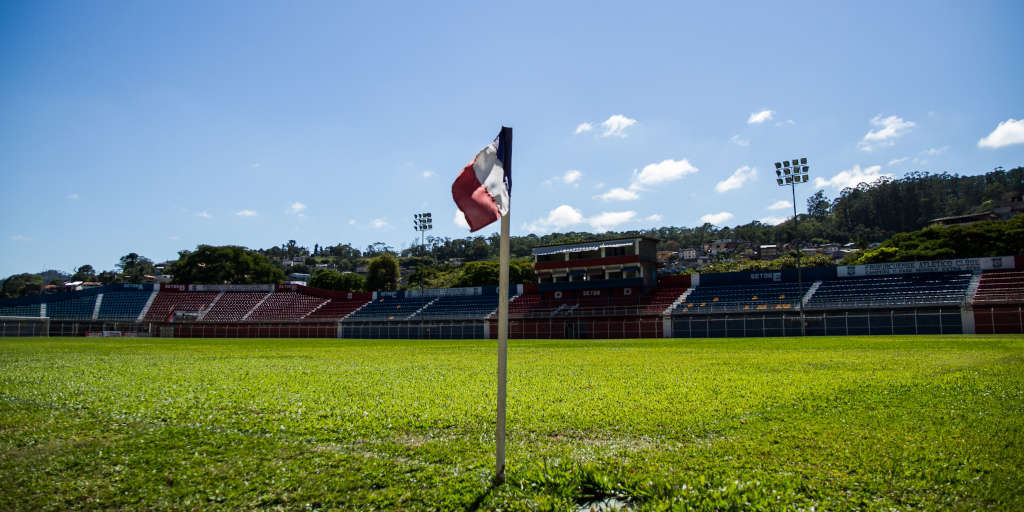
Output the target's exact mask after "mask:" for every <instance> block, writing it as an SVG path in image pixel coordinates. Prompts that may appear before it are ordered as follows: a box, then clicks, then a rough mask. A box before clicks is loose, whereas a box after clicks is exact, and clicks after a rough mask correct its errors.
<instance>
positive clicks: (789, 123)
mask: <svg viewBox="0 0 1024 512" xmlns="http://www.w3.org/2000/svg"><path fill="white" fill-rule="evenodd" d="M794 124H796V121H794V120H792V119H786V120H785V121H779V122H777V123H775V126H793V125H794Z"/></svg>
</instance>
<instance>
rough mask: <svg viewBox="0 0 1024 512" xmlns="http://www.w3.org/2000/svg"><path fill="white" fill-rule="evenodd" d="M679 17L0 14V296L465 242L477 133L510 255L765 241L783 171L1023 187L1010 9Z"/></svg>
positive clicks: (439, 9)
mask: <svg viewBox="0 0 1024 512" xmlns="http://www.w3.org/2000/svg"><path fill="white" fill-rule="evenodd" d="M210 4H216V5H210ZM705 4H707V2H700V3H692V4H683V3H681V2H668V3H664V4H657V3H644V4H642V5H635V4H622V3H594V2H585V3H578V4H575V5H570V4H569V3H564V4H563V3H561V2H542V3H530V2H514V3H508V2H505V3H502V4H500V5H499V4H481V3H479V2H477V3H468V2H467V3H465V4H462V5H456V4H455V3H448V2H442V3H436V2H428V3H423V2H417V3H412V2H410V3H385V2H362V3H351V4H346V3H342V2H324V3H320V4H318V3H314V2H300V3H295V2H275V3H261V2H245V3H242V2H234V3H232V2H215V3H211V2H195V3H191V2H128V3H124V2H119V3H114V2H109V3H108V2H67V3H59V2H47V3H40V2H4V3H2V4H0V65H2V69H3V70H4V72H3V77H2V78H0V169H2V173H0V190H2V191H3V201H2V206H0V215H2V217H0V218H2V222H0V226H2V229H0V276H6V275H9V274H12V273H15V272H25V271H39V270H43V269H45V268H57V269H62V270H66V271H71V270H72V269H73V268H74V267H76V266H78V265H81V264H85V263H88V264H91V265H93V266H94V267H97V268H98V269H109V268H113V266H114V264H115V263H116V261H117V259H118V258H119V257H120V256H121V255H123V254H126V253H128V252H131V251H135V252H138V253H140V254H143V255H145V256H148V257H150V258H152V259H154V260H157V261H161V260H165V259H171V258H174V257H176V253H177V251H178V250H179V249H187V248H193V247H195V246H196V245H197V244H200V243H211V244H240V245H245V246H249V247H268V246H271V245H277V244H280V243H282V242H284V241H286V240H289V239H295V240H297V241H298V242H299V243H300V244H303V245H309V246H310V247H312V245H313V244H314V243H321V244H333V243H337V242H349V243H352V244H354V245H356V246H358V247H365V246H366V245H368V244H370V243H372V242H375V241H383V242H386V243H389V244H391V245H393V246H395V247H399V248H402V247H406V246H408V245H409V244H410V243H411V242H412V241H413V240H414V239H415V238H416V233H415V232H413V230H412V229H411V227H412V226H411V225H412V215H413V214H414V213H416V212H419V211H431V212H433V214H434V218H435V221H434V231H433V232H431V234H432V235H435V236H449V237H460V236H465V235H467V234H468V230H466V229H465V228H462V227H460V226H458V225H457V223H456V216H455V212H456V210H455V207H454V204H453V202H452V200H451V194H450V185H451V182H452V180H453V179H454V177H455V176H456V174H457V173H458V172H459V170H461V168H462V167H463V166H464V165H465V164H466V163H467V162H468V161H469V160H470V159H471V158H472V156H473V155H474V154H475V153H476V152H477V151H478V150H479V149H480V148H482V147H483V146H484V145H486V144H487V143H489V142H490V141H491V139H492V138H493V137H494V136H495V135H496V134H497V132H498V128H499V126H500V125H501V124H505V125H508V126H512V127H514V129H515V143H514V162H515V167H514V174H515V180H514V183H515V188H514V190H513V194H512V225H513V234H524V233H527V232H531V231H532V232H537V233H540V232H549V231H565V230H595V229H596V230H606V229H616V230H621V229H637V228H645V227H652V226H662V225H675V226H693V225H698V224H701V223H702V222H703V220H710V221H711V222H712V223H714V224H719V225H735V224H742V223H746V222H749V221H751V220H754V219H763V220H764V221H766V222H778V221H780V220H781V219H784V218H785V217H786V216H787V211H789V212H790V213H789V214H791V210H788V206H789V203H788V202H787V203H785V204H784V205H778V204H776V203H778V202H779V201H788V199H789V191H788V190H786V189H779V188H778V187H776V186H775V185H774V184H773V179H772V178H773V176H772V175H773V174H774V173H773V171H772V170H771V169H770V168H771V167H772V162H774V161H777V160H783V159H788V158H791V157H795V156H806V157H808V158H809V159H810V161H811V172H812V175H813V177H814V178H815V179H816V180H820V181H819V183H818V187H814V186H804V187H803V188H801V189H800V190H799V191H798V197H797V206H798V207H799V208H801V209H803V206H804V204H803V203H804V200H805V198H806V196H807V195H809V194H812V193H813V192H814V191H815V190H817V189H818V188H823V189H824V190H825V192H826V194H828V195H829V196H830V197H834V196H835V195H837V194H838V190H839V189H840V188H841V187H842V186H844V185H846V184H851V183H852V184H856V182H857V181H861V180H865V179H866V180H870V179H872V178H874V177H876V176H879V175H885V174H890V175H894V176H897V177H898V176H902V175H903V174H904V173H906V172H908V171H912V170H926V171H949V172H956V173H960V174H977V173H982V172H986V171H989V170H991V169H992V168H993V167H996V166H1004V167H1005V168H1007V169H1009V168H1012V167H1015V166H1018V165H1021V164H1024V94H1022V93H1021V91H1024V68H1022V66H1021V62H1022V60H1024V59H1022V53H1024V52H1022V49H1024V32H1021V30H1020V28H1019V21H1020V20H1021V19H1024V4H1022V3H1021V2H1002V3H993V2H924V3H915V2H877V3H875V2H808V3H786V4H780V5H774V4H766V3H763V2H759V3H749V4H735V5H731V6H729V7H716V6H708V5H705ZM588 128H589V129H588ZM773 206H774V207H775V209H773ZM493 226H494V229H496V226H497V224H494V225H493ZM493 231H494V230H493V229H491V228H487V229H485V230H483V231H481V232H480V233H481V234H485V235H486V234H489V233H490V232H493Z"/></svg>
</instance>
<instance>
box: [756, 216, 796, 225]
mask: <svg viewBox="0 0 1024 512" xmlns="http://www.w3.org/2000/svg"><path fill="white" fill-rule="evenodd" d="M758 220H759V221H760V222H761V223H762V224H771V225H772V226H778V225H779V224H782V223H783V222H786V221H787V220H789V218H788V217H761V218H760V219H758Z"/></svg>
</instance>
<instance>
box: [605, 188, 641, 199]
mask: <svg viewBox="0 0 1024 512" xmlns="http://www.w3.org/2000/svg"><path fill="white" fill-rule="evenodd" d="M594 197H595V198H597V199H603V200H605V201H632V200H634V199H640V194H637V193H636V192H634V191H632V190H628V189H624V188H622V187H615V188H613V189H611V190H609V191H608V192H605V193H604V194H601V195H597V196H594Z"/></svg>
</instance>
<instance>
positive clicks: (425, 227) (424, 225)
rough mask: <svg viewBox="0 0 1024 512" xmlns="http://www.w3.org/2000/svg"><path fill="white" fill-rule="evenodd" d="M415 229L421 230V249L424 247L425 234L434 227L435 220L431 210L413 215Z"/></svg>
mask: <svg viewBox="0 0 1024 512" xmlns="http://www.w3.org/2000/svg"><path fill="white" fill-rule="evenodd" d="M412 219H413V220H412V225H413V229H415V230H416V231H419V232H420V249H422V248H423V247H424V243H423V236H424V234H425V233H426V232H427V231H430V230H431V229H434V221H433V219H432V218H431V216H430V212H423V213H417V214H415V215H413V216H412Z"/></svg>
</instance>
